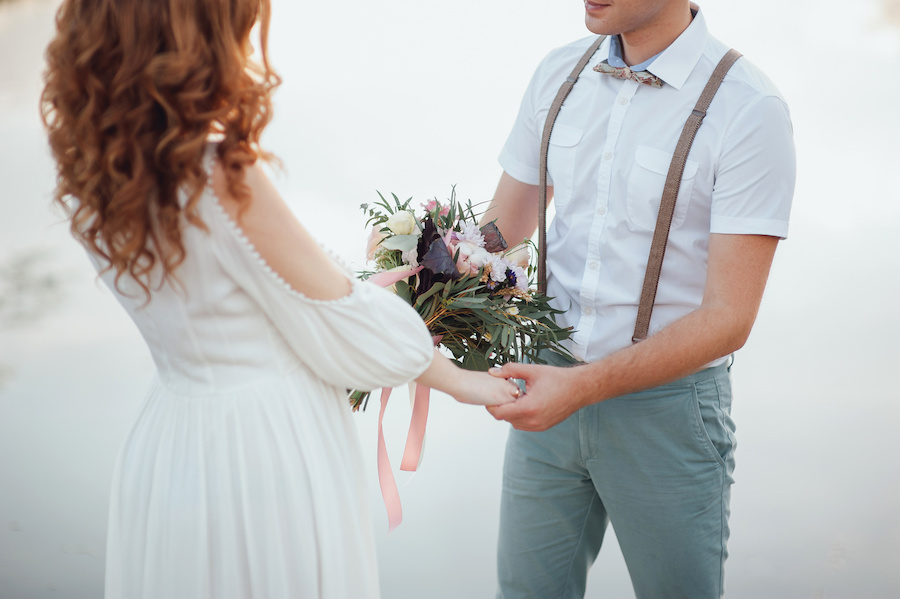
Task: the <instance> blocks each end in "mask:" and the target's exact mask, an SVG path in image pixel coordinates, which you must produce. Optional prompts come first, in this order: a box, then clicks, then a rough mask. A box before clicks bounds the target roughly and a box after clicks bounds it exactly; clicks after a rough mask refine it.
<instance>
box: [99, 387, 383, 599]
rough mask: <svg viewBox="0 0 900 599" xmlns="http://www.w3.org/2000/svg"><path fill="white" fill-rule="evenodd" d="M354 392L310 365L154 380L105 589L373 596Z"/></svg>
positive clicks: (119, 476)
mask: <svg viewBox="0 0 900 599" xmlns="http://www.w3.org/2000/svg"><path fill="white" fill-rule="evenodd" d="M350 418H351V413H350V411H349V406H348V405H347V401H346V399H345V398H344V397H343V396H342V394H341V393H340V392H339V390H337V389H334V388H332V387H329V386H328V385H325V384H323V383H322V382H321V381H320V380H318V379H316V378H315V377H314V376H312V375H311V374H310V373H309V372H307V371H306V370H304V369H298V370H295V371H294V372H292V373H291V374H289V375H273V376H272V377H271V378H268V379H266V380H264V381H262V382H258V383H255V384H253V385H251V386H249V387H245V388H241V389H238V390H230V391H228V392H220V393H214V394H210V395H203V396H197V395H180V394H177V393H174V392H172V391H171V390H169V389H168V388H167V387H166V386H165V385H163V384H162V383H160V382H158V381H157V382H156V383H154V385H153V386H152V388H151V390H150V391H149V393H148V395H147V397H146V399H145V402H144V404H143V407H142V409H141V411H140V414H139V416H138V418H137V421H136V422H135V424H134V427H133V429H132V430H131V432H130V434H129V436H128V437H127V439H126V441H125V443H124V446H123V448H122V450H121V453H120V455H119V458H118V461H117V463H116V467H115V471H114V475H113V482H112V492H111V500H110V516H109V529H108V540H107V560H106V589H105V596H106V599H251V598H258V599H279V598H284V599H288V598H290V599H298V598H307V597H308V598H319V599H331V598H347V597H354V598H362V599H366V598H377V597H378V596H379V592H378V572H377V563H376V558H375V548H374V539H373V534H372V522H371V516H370V513H369V510H368V506H367V501H366V495H365V491H364V485H365V478H364V473H363V471H362V467H361V462H360V458H361V452H360V448H359V443H358V440H357V436H356V431H355V428H354V426H353V423H352V421H351V419H350Z"/></svg>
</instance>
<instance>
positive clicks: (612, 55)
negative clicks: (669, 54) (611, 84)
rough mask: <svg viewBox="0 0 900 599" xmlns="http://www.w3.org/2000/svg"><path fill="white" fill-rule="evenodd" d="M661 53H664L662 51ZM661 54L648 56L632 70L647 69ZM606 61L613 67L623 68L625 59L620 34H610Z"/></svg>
mask: <svg viewBox="0 0 900 599" xmlns="http://www.w3.org/2000/svg"><path fill="white" fill-rule="evenodd" d="M659 54H662V52H660V53H659ZM659 54H654V55H653V56H651V57H650V58H648V59H647V60H645V61H644V62H642V63H641V64H636V65H634V66H632V67H631V70H632V71H646V70H647V69H648V67H649V66H650V63H652V62H653V61H654V60H656V57H657V56H659ZM606 61H607V62H608V63H609V66H611V67H617V68H621V67H624V66H625V60H624V59H623V58H622V44H621V43H620V42H619V36H618V35H611V36H609V57H608V58H607V59H606ZM654 74H655V73H654Z"/></svg>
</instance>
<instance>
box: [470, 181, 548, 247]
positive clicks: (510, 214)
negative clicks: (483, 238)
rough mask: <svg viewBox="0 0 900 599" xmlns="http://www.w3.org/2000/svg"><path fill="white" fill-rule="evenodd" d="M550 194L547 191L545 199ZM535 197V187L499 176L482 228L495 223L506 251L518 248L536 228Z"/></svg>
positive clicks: (536, 206) (536, 209)
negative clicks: (484, 225)
mask: <svg viewBox="0 0 900 599" xmlns="http://www.w3.org/2000/svg"><path fill="white" fill-rule="evenodd" d="M552 194H553V188H550V189H548V190H547V195H548V197H549V196H552ZM538 195H539V190H538V187H537V186H536V185H528V184H527V183H522V182H521V181H517V180H516V179H513V178H512V177H510V176H509V175H507V174H506V173H503V175H502V176H501V177H500V182H499V183H498V184H497V191H496V192H495V193H494V199H493V200H492V201H491V205H490V207H489V208H488V209H487V210H486V211H485V213H484V216H483V217H482V219H481V220H482V224H484V223H486V222H490V221H494V220H496V221H497V227H498V228H499V229H500V232H501V233H502V234H503V238H504V239H505V240H506V242H507V243H509V245H510V247H515V246H517V245H519V244H520V243H522V241H523V240H524V239H525V238H530V237H531V236H532V235H534V230H535V229H536V228H537V224H538V203H539V198H538Z"/></svg>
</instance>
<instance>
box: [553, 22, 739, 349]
mask: <svg viewBox="0 0 900 599" xmlns="http://www.w3.org/2000/svg"><path fill="white" fill-rule="evenodd" d="M605 38H606V36H600V37H599V38H598V39H597V41H595V42H594V43H593V44H592V45H591V47H590V48H588V50H587V52H585V54H584V56H582V57H581V60H580V61H579V62H578V65H577V66H576V67H575V70H574V71H572V74H571V75H569V77H568V78H567V79H566V81H565V82H564V83H563V84H562V86H561V87H560V88H559V92H557V94H556V98H555V99H554V100H553V104H551V106H550V112H549V113H548V114H547V121H546V123H545V124H544V135H543V138H542V139H541V154H540V165H539V168H540V179H539V186H540V196H539V198H540V206H539V212H538V252H539V257H538V289H539V290H540V291H541V293H546V291H547V153H548V151H549V148H550V134H551V132H552V131H553V124H554V123H555V122H556V117H557V116H558V115H559V110H560V108H561V107H562V104H563V102H564V101H565V99H566V97H567V96H568V95H569V92H571V91H572V87H574V86H575V82H576V81H577V80H578V76H579V75H580V74H581V71H582V70H584V67H585V66H586V65H587V63H588V61H589V60H590V59H591V57H592V56H593V55H594V53H595V52H596V51H597V48H599V47H600V44H602V43H603V40H604V39H605ZM740 57H741V54H740V53H739V52H737V51H736V50H729V51H728V52H727V53H726V54H725V56H724V57H722V60H720V61H719V64H718V65H717V66H716V68H715V70H714V71H713V73H712V75H711V76H710V78H709V82H708V83H707V84H706V87H705V88H704V89H703V93H702V94H700V99H699V100H697V105H696V106H694V110H693V111H692V112H691V115H690V116H689V117H688V119H687V122H686V123H685V124H684V128H683V129H682V131H681V137H679V138H678V144H677V146H676V147H675V153H674V155H673V156H672V163H671V164H670V165H669V171H668V174H667V175H666V184H665V187H664V188H663V194H662V199H661V200H660V205H659V215H658V216H657V219H656V229H655V230H654V232H653V241H652V243H651V246H650V257H649V260H648V261H647V271H646V273H645V275H644V285H643V288H642V290H641V299H640V303H639V304H638V315H637V321H636V322H635V326H634V336H633V337H632V341H633V342H638V341H643V340H644V339H646V338H647V334H648V332H649V330H650V316H651V314H652V312H653V303H654V301H655V300H656V290H657V287H658V286H659V275H660V272H661V271H662V263H663V258H664V257H665V253H666V243H667V242H668V238H669V229H670V228H671V226H672V215H673V214H674V213H675V200H676V199H677V198H678V188H679V187H680V186H681V176H682V174H683V173H684V165H685V162H686V161H687V157H688V153H690V150H691V145H692V144H693V142H694V137H695V136H696V134H697V130H698V129H699V128H700V125H701V123H702V122H703V117H705V116H706V110H707V109H708V108H709V105H710V103H711V102H712V99H713V97H715V95H716V92H717V91H718V90H719V86H720V85H721V84H722V81H723V80H724V79H725V75H726V74H727V73H728V70H729V69H730V68H731V66H732V65H733V64H734V63H735V61H736V60H737V59H738V58H740Z"/></svg>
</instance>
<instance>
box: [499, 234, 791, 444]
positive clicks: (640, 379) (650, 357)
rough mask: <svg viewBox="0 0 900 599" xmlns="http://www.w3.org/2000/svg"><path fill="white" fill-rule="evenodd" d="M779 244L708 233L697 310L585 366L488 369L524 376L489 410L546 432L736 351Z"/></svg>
mask: <svg viewBox="0 0 900 599" xmlns="http://www.w3.org/2000/svg"><path fill="white" fill-rule="evenodd" d="M501 227H502V225H501ZM777 245H778V238H777V237H769V236H764V235H721V234H713V235H711V236H710V241H709V262H708V271H707V280H706V287H705V289H704V293H703V301H702V304H701V305H700V307H699V308H697V309H696V310H694V311H693V312H691V313H690V314H687V315H686V316H684V317H682V318H680V319H678V320H676V321H675V322H673V323H672V324H670V325H669V326H667V327H665V328H664V329H662V330H661V331H659V332H658V333H656V334H654V335H651V336H650V337H649V338H648V339H646V340H645V341H642V342H640V343H637V344H634V345H631V346H629V347H627V348H625V349H623V350H620V351H618V352H615V353H613V354H611V355H609V356H607V357H606V358H604V359H602V360H599V361H597V362H593V363H591V364H588V365H585V366H580V367H575V368H565V369H564V368H555V367H551V366H541V365H534V364H506V365H504V366H503V367H502V368H499V369H493V370H492V371H491V374H493V375H495V376H501V377H507V378H519V379H524V380H525V383H526V394H525V396H524V397H522V398H521V399H519V400H518V401H516V402H514V403H510V404H506V405H503V406H497V407H491V408H489V411H490V412H491V414H492V415H493V416H494V417H495V418H497V419H498V420H508V421H509V422H510V423H511V424H512V425H513V426H514V427H515V428H517V429H520V430H528V431H540V430H546V429H548V428H550V427H552V426H554V425H555V424H558V423H559V422H562V421H563V420H565V419H566V418H567V417H568V416H569V415H571V414H572V413H574V412H575V411H576V410H578V409H580V408H582V407H584V406H586V405H589V404H591V403H596V402H599V401H603V400H605V399H609V398H612V397H618V396H620V395H624V394H627V393H632V392H635V391H640V390H642V389H649V388H651V387H656V386H658V385H662V384H664V383H668V382H671V381H674V380H677V379H679V378H681V377H683V376H687V375H688V374H691V373H693V372H696V371H697V370H699V369H700V368H702V367H703V366H704V365H706V364H708V363H709V362H712V361H713V360H716V359H718V358H721V357H722V356H726V355H728V354H730V353H732V352H734V351H736V350H738V349H740V348H741V347H742V346H743V345H744V343H745V342H746V341H747V337H748V336H749V335H750V329H751V328H752V326H753V322H754V321H755V320H756V314H757V312H758V311H759V304H760V301H761V300H762V295H763V290H764V289H765V286H766V280H767V279H768V276H769V269H770V267H771V265H772V259H773V257H774V255H775V248H776V246H777Z"/></svg>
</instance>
